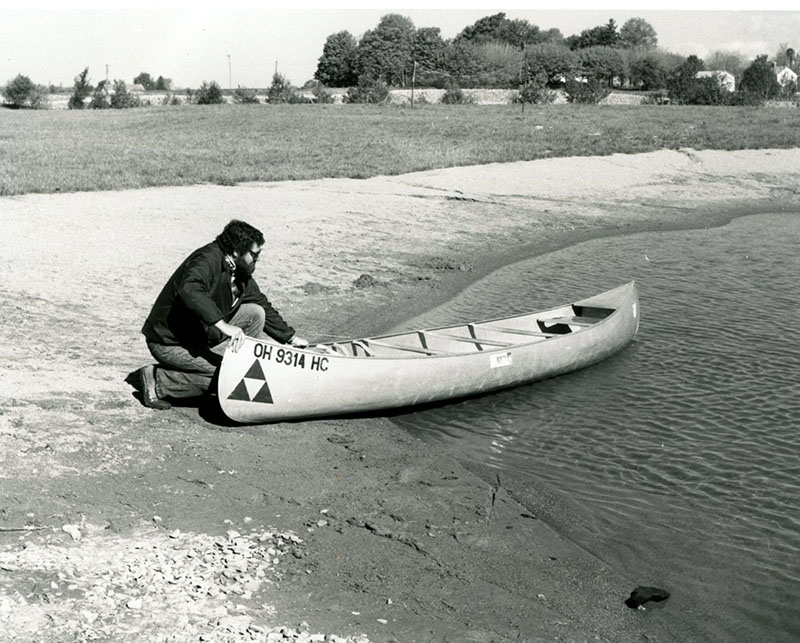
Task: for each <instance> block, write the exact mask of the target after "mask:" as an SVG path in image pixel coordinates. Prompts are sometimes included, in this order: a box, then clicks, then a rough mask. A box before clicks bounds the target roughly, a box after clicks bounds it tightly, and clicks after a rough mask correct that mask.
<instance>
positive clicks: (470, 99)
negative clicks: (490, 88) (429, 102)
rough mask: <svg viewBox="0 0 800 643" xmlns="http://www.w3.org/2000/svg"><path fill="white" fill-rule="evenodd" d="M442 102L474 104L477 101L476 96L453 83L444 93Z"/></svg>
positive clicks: (444, 103)
mask: <svg viewBox="0 0 800 643" xmlns="http://www.w3.org/2000/svg"><path fill="white" fill-rule="evenodd" d="M440 102H441V103H442V104H443V105H472V104H474V103H475V97H474V96H470V95H468V94H465V93H464V91H463V90H462V89H461V88H460V87H459V86H458V85H456V84H455V83H451V84H450V86H449V87H448V88H447V89H446V90H445V92H444V94H442V98H441V101H440Z"/></svg>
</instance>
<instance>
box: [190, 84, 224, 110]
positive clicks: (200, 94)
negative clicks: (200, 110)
mask: <svg viewBox="0 0 800 643" xmlns="http://www.w3.org/2000/svg"><path fill="white" fill-rule="evenodd" d="M193 98H194V102H196V103H197V104H198V105H219V104H220V103H224V102H225V99H224V98H223V97H222V87H220V86H219V83H218V82H217V81H215V80H212V81H211V82H210V83H207V82H206V81H203V83H202V84H201V85H200V89H198V90H197V92H196V93H195V94H194V96H193Z"/></svg>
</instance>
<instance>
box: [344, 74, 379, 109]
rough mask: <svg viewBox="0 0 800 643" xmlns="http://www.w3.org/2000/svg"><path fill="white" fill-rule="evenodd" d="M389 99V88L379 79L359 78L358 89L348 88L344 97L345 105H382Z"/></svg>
mask: <svg viewBox="0 0 800 643" xmlns="http://www.w3.org/2000/svg"><path fill="white" fill-rule="evenodd" d="M388 98H389V86H388V85H387V84H386V83H385V82H384V81H383V80H381V79H380V78H377V79H376V78H370V77H368V76H361V77H360V78H359V79H358V87H350V88H349V89H348V90H347V94H346V95H345V102H347V103H383V102H386V100H387V99H388Z"/></svg>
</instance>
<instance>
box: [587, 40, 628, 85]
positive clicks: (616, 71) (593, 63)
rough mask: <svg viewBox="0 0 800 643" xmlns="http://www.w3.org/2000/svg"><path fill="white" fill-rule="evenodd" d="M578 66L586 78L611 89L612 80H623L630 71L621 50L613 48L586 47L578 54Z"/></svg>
mask: <svg viewBox="0 0 800 643" xmlns="http://www.w3.org/2000/svg"><path fill="white" fill-rule="evenodd" d="M577 54H578V65H579V67H580V69H581V71H582V72H583V74H584V75H585V76H586V77H587V78H593V79H597V80H598V81H600V82H603V83H605V84H606V85H607V86H609V87H611V85H612V84H613V82H614V79H615V78H617V79H619V80H620V81H623V80H625V79H626V78H627V77H628V75H629V73H630V70H629V68H628V60H627V58H626V57H625V55H624V54H623V52H622V50H620V49H616V48H614V47H603V46H598V47H586V48H584V49H580V50H579V51H578V52H577Z"/></svg>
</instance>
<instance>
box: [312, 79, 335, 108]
mask: <svg viewBox="0 0 800 643" xmlns="http://www.w3.org/2000/svg"><path fill="white" fill-rule="evenodd" d="M312 91H313V93H314V102H315V103H323V104H330V103H332V102H333V94H331V93H330V92H329V91H328V88H327V87H325V85H323V84H322V83H317V84H316V85H314V89H313V90H312Z"/></svg>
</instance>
